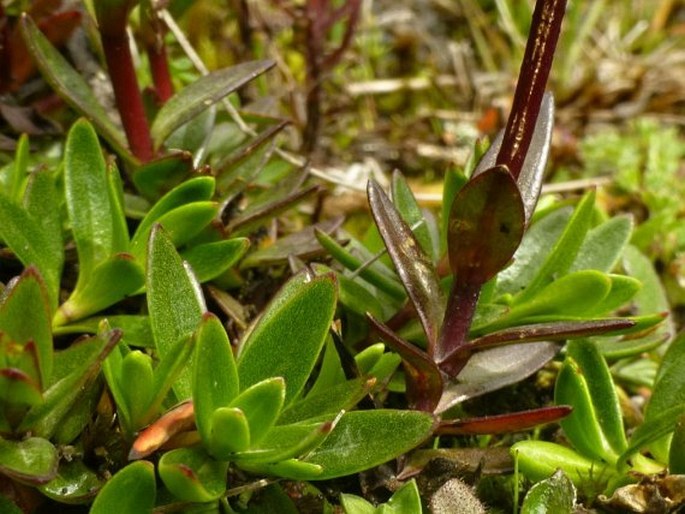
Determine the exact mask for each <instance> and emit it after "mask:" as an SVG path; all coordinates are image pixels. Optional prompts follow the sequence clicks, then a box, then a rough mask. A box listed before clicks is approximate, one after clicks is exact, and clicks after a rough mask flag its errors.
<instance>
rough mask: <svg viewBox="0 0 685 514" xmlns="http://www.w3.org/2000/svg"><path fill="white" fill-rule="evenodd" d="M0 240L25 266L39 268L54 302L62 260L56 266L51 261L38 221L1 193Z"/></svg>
mask: <svg viewBox="0 0 685 514" xmlns="http://www.w3.org/2000/svg"><path fill="white" fill-rule="evenodd" d="M0 239H2V241H3V242H4V243H5V244H6V245H7V246H8V247H9V248H10V249H11V250H12V252H14V254H15V255H16V256H17V258H18V259H19V260H20V261H21V263H22V264H23V265H24V266H25V267H29V266H31V265H34V266H36V267H37V268H38V270H39V271H40V273H41V275H42V276H43V278H44V280H45V284H46V286H47V289H48V291H49V292H50V295H51V299H50V304H51V305H56V303H57V292H58V291H59V282H60V274H61V262H60V265H59V266H56V262H53V261H52V260H51V252H49V251H46V249H48V248H50V243H48V242H47V239H48V236H47V235H46V234H45V231H44V230H43V228H42V227H41V224H40V220H37V219H34V218H33V217H32V216H30V215H29V214H28V213H27V212H26V211H25V210H24V209H22V208H21V207H19V206H17V205H15V204H14V203H12V202H11V201H9V200H8V199H7V198H6V197H5V196H4V195H0ZM52 256H53V257H54V255H52Z"/></svg>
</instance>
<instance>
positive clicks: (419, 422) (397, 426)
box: [304, 409, 435, 480]
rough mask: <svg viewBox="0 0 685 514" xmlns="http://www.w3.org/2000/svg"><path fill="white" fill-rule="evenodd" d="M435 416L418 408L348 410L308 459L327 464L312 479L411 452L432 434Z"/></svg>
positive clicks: (345, 472)
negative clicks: (414, 409)
mask: <svg viewBox="0 0 685 514" xmlns="http://www.w3.org/2000/svg"><path fill="white" fill-rule="evenodd" d="M434 423H435V419H434V418H433V416H432V415H431V414H427V413H424V412H417V411H399V410H383V409H379V410H373V411H353V412H348V413H346V414H345V415H344V416H343V417H342V418H341V419H340V421H339V422H338V424H337V425H336V426H335V428H334V429H333V431H332V432H331V434H330V435H329V436H328V437H327V438H326V440H325V441H324V442H323V443H322V444H321V446H319V447H318V448H316V449H315V450H314V451H313V452H312V453H311V454H309V455H308V456H307V458H306V459H304V461H305V462H307V463H309V464H317V465H319V466H321V467H322V468H323V471H322V473H321V474H320V475H317V476H312V477H311V478H310V479H311V480H326V479H329V478H335V477H341V476H345V475H351V474H353V473H358V472H359V471H363V470H365V469H370V468H372V467H374V466H378V465H380V464H382V463H384V462H387V461H388V460H390V459H393V458H395V457H397V456H399V455H402V454H403V453H406V452H408V451H409V450H411V449H412V448H415V447H416V446H418V445H419V444H421V443H422V442H423V441H424V440H425V439H426V438H427V437H429V436H430V435H431V433H432V432H433V429H434Z"/></svg>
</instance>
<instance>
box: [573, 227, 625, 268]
mask: <svg viewBox="0 0 685 514" xmlns="http://www.w3.org/2000/svg"><path fill="white" fill-rule="evenodd" d="M632 231H633V219H632V218H631V217H630V216H616V217H615V218H611V219H609V220H608V221H605V222H604V223H602V224H601V225H599V226H598V227H595V228H593V229H592V230H590V231H589V232H588V233H587V236H586V237H585V240H584V241H583V244H582V246H581V247H580V249H579V250H578V255H576V258H575V260H574V261H573V264H572V265H571V268H570V269H569V272H573V271H579V270H583V269H596V270H599V271H604V272H606V273H608V272H610V271H611V270H612V269H613V268H614V266H616V263H617V262H618V260H619V258H620V257H621V253H622V252H623V249H624V248H625V246H626V244H628V240H629V239H630V233H631V232H632Z"/></svg>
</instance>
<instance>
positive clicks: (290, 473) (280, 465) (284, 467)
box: [240, 459, 323, 480]
mask: <svg viewBox="0 0 685 514" xmlns="http://www.w3.org/2000/svg"><path fill="white" fill-rule="evenodd" d="M240 467H241V468H243V469H244V470H245V471H250V472H252V473H255V474H260V475H272V476H277V477H283V478H290V479H292V480H315V479H316V477H318V476H320V475H321V473H322V472H323V469H322V468H321V466H319V465H318V464H312V463H311V462H305V461H302V460H298V459H288V460H283V461H280V462H273V463H269V464H262V463H255V464H253V463H247V462H241V463H240Z"/></svg>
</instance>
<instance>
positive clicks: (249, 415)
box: [229, 377, 285, 446]
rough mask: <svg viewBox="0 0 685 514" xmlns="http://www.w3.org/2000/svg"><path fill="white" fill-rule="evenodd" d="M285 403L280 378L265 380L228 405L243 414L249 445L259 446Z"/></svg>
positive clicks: (242, 393) (282, 384) (283, 386)
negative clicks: (248, 429)
mask: <svg viewBox="0 0 685 514" xmlns="http://www.w3.org/2000/svg"><path fill="white" fill-rule="evenodd" d="M284 401H285V382H284V381H283V379H282V378H281V377H273V378H267V379H266V380H262V381H261V382H257V383H256V384H254V385H252V386H250V387H249V388H247V389H245V390H244V391H242V392H241V393H240V394H239V395H238V396H237V397H236V398H235V399H234V400H233V401H232V402H231V403H230V405H229V407H231V408H235V409H240V410H241V411H243V412H244V413H245V418H246V420H247V424H248V426H249V427H250V445H251V446H254V445H257V444H259V443H260V442H261V441H262V439H264V436H265V435H266V434H267V432H268V431H269V430H270V429H271V427H273V426H274V425H275V424H276V420H277V419H278V416H279V415H280V414H281V409H282V408H283V402H284Z"/></svg>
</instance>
